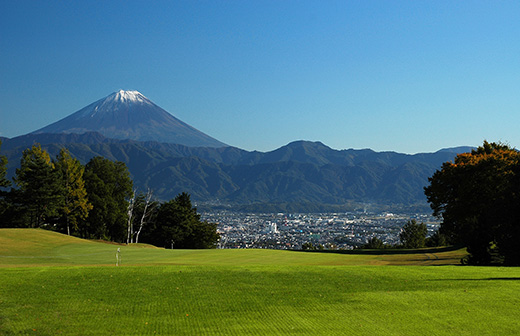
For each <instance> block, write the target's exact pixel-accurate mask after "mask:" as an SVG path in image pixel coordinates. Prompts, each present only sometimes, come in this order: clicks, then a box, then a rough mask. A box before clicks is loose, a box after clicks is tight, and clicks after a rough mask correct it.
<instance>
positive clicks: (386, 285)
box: [0, 266, 520, 335]
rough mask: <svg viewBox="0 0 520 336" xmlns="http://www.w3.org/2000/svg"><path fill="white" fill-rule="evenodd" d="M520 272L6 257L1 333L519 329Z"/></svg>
mask: <svg viewBox="0 0 520 336" xmlns="http://www.w3.org/2000/svg"><path fill="white" fill-rule="evenodd" d="M519 273H520V272H519V270H518V269H517V268H506V269H502V268H494V267H489V268H486V267H477V268H470V267H449V266H448V267H410V266H407V267H400V266H396V267H374V266H333V267H330V266H283V267H282V266H235V267H232V266H223V267H217V266H204V267H201V266H156V267H119V268H116V267H59V268H53V267H47V268H21V269H20V268H17V269H2V270H0V280H1V281H2V284H3V286H2V288H0V301H1V303H0V304H1V306H2V316H3V317H2V320H1V322H0V333H1V334H10V333H25V332H28V331H31V330H32V329H36V330H39V332H41V334H57V333H59V332H60V331H61V332H63V333H66V334H84V335H103V334H111V333H113V334H139V335H147V334H150V335H152V334H153V332H154V331H155V332H156V333H159V334H176V335H190V334H199V335H215V334H216V335H218V334H222V335H244V334H247V335H265V334H269V335H311V334H312V335H331V334H332V335H339V334H350V335H367V334H370V335H416V334H429V335H430V334H431V335H453V334H458V335H475V334H478V335H486V334H487V335H491V334H501V335H508V334H509V335H515V334H518V331H519V330H520V322H519V321H520V319H519V317H520V316H519V313H518V307H519V304H520V302H519V298H518V295H517V293H518V290H519V289H520V283H519V282H518V281H515V280H504V279H508V278H509V279H515V278H516V279H517V278H518V277H519V275H520V274H519ZM468 310H469V312H468ZM16 314H18V315H16ZM505 322H507V323H505Z"/></svg>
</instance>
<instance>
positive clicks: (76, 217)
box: [55, 148, 92, 236]
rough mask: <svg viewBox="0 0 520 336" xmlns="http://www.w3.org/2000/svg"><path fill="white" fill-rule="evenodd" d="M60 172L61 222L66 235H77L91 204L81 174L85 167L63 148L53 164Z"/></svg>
mask: <svg viewBox="0 0 520 336" xmlns="http://www.w3.org/2000/svg"><path fill="white" fill-rule="evenodd" d="M55 166H56V169H58V171H59V172H60V176H61V182H62V188H63V191H64V198H63V205H62V207H61V209H60V214H61V217H62V222H63V223H64V225H65V228H66V230H67V234H68V235H69V236H70V234H71V228H72V233H73V234H79V227H78V224H79V223H80V221H84V220H85V219H86V218H87V217H88V213H89V211H90V210H91V209H92V204H90V202H89V201H88V198H87V190H86V189H85V181H84V180H83V174H84V171H85V167H84V166H83V165H82V164H81V163H80V162H79V160H77V159H75V158H73V157H72V156H71V155H70V153H69V151H68V150H67V149H65V148H63V149H61V150H60V153H59V154H58V156H57V158H56V162H55Z"/></svg>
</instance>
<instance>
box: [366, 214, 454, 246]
mask: <svg viewBox="0 0 520 336" xmlns="http://www.w3.org/2000/svg"><path fill="white" fill-rule="evenodd" d="M427 235H428V228H427V227H426V224H424V223H420V224H419V223H417V221H416V220H415V219H412V220H409V221H408V222H407V223H406V224H405V225H404V226H403V228H402V229H401V232H400V233H399V240H400V241H401V244H397V245H392V244H385V243H384V242H383V241H382V240H381V239H379V238H378V237H373V238H371V239H370V240H369V241H368V242H367V243H366V244H364V245H362V246H361V247H360V248H362V249H385V248H392V249H396V248H397V249H398V248H403V249H417V248H423V247H439V246H446V244H447V241H446V236H444V235H443V234H442V233H440V232H439V230H437V231H435V232H434V233H433V235H431V236H430V237H427Z"/></svg>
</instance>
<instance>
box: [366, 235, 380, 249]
mask: <svg viewBox="0 0 520 336" xmlns="http://www.w3.org/2000/svg"><path fill="white" fill-rule="evenodd" d="M361 248H363V249H382V248H385V243H384V242H383V241H382V240H381V239H379V238H377V237H373V238H372V239H370V240H369V241H368V243H366V244H365V245H363V246H362V247H361Z"/></svg>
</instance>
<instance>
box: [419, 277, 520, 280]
mask: <svg viewBox="0 0 520 336" xmlns="http://www.w3.org/2000/svg"><path fill="white" fill-rule="evenodd" d="M427 281H520V278H518V277H512V278H481V279H430V280H427Z"/></svg>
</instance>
